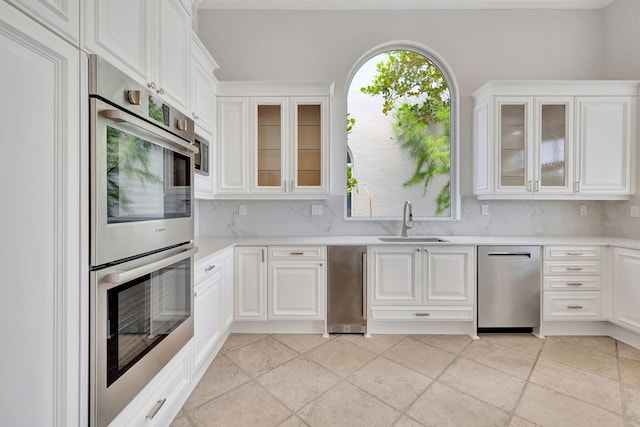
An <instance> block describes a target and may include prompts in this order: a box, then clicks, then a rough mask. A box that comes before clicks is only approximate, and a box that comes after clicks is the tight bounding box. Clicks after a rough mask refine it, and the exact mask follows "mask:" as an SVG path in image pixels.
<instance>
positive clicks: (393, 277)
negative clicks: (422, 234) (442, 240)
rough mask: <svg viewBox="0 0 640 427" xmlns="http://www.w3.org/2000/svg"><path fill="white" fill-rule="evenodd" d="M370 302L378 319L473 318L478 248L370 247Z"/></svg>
mask: <svg viewBox="0 0 640 427" xmlns="http://www.w3.org/2000/svg"><path fill="white" fill-rule="evenodd" d="M369 259H371V260H372V261H371V262H370V265H369V273H368V274H369V277H370V279H369V281H370V285H369V287H370V289H371V290H370V292H369V294H370V297H369V304H370V309H371V313H372V317H373V319H375V320H383V319H387V320H390V319H396V320H409V319H412V320H473V306H474V304H475V248H474V247H472V246H425V247H419V246H373V247H370V248H369Z"/></svg>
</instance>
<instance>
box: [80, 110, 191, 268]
mask: <svg viewBox="0 0 640 427" xmlns="http://www.w3.org/2000/svg"><path fill="white" fill-rule="evenodd" d="M90 108H91V118H92V120H91V126H90V132H91V142H92V144H91V179H92V183H91V202H92V212H91V231H92V233H91V238H92V243H91V265H93V266H99V265H103V264H106V263H110V262H114V261H118V260H122V259H124V258H128V257H131V256H134V255H139V254H144V253H147V252H151V251H154V250H157V249H162V248H165V247H168V246H172V245H177V244H180V243H184V242H188V241H190V240H192V239H193V237H194V230H193V214H192V201H193V155H194V153H195V152H196V151H197V149H196V148H195V147H193V146H192V145H191V144H189V143H188V142H187V141H184V140H182V139H180V138H178V137H176V136H175V135H172V134H171V133H169V132H166V131H164V130H163V129H161V128H158V127H157V126H154V125H152V124H150V123H148V122H146V121H144V120H141V119H139V118H137V117H135V116H133V115H131V114H129V113H127V112H125V111H122V110H119V109H117V108H115V107H113V106H111V105H109V104H107V103H105V102H103V101H101V100H98V99H91V100H90Z"/></svg>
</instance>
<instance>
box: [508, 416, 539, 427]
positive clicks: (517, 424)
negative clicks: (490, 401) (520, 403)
mask: <svg viewBox="0 0 640 427" xmlns="http://www.w3.org/2000/svg"><path fill="white" fill-rule="evenodd" d="M509 427H538V424H534V423H532V422H531V421H527V420H525V419H524V418H520V417H513V418H512V419H511V422H510V423H509Z"/></svg>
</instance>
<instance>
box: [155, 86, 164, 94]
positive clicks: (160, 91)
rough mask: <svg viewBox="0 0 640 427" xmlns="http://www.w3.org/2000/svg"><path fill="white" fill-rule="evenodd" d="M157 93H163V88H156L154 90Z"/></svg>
mask: <svg viewBox="0 0 640 427" xmlns="http://www.w3.org/2000/svg"><path fill="white" fill-rule="evenodd" d="M156 92H157V93H159V94H160V95H164V89H163V88H160V89H158V90H156Z"/></svg>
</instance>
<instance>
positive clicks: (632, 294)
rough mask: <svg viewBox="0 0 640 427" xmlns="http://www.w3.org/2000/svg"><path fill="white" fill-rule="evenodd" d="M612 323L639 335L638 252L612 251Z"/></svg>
mask: <svg viewBox="0 0 640 427" xmlns="http://www.w3.org/2000/svg"><path fill="white" fill-rule="evenodd" d="M613 323H615V324H616V325H618V326H622V327H623V328H626V329H629V330H632V331H634V332H637V333H640V251H638V250H632V249H622V248H614V250H613Z"/></svg>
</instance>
